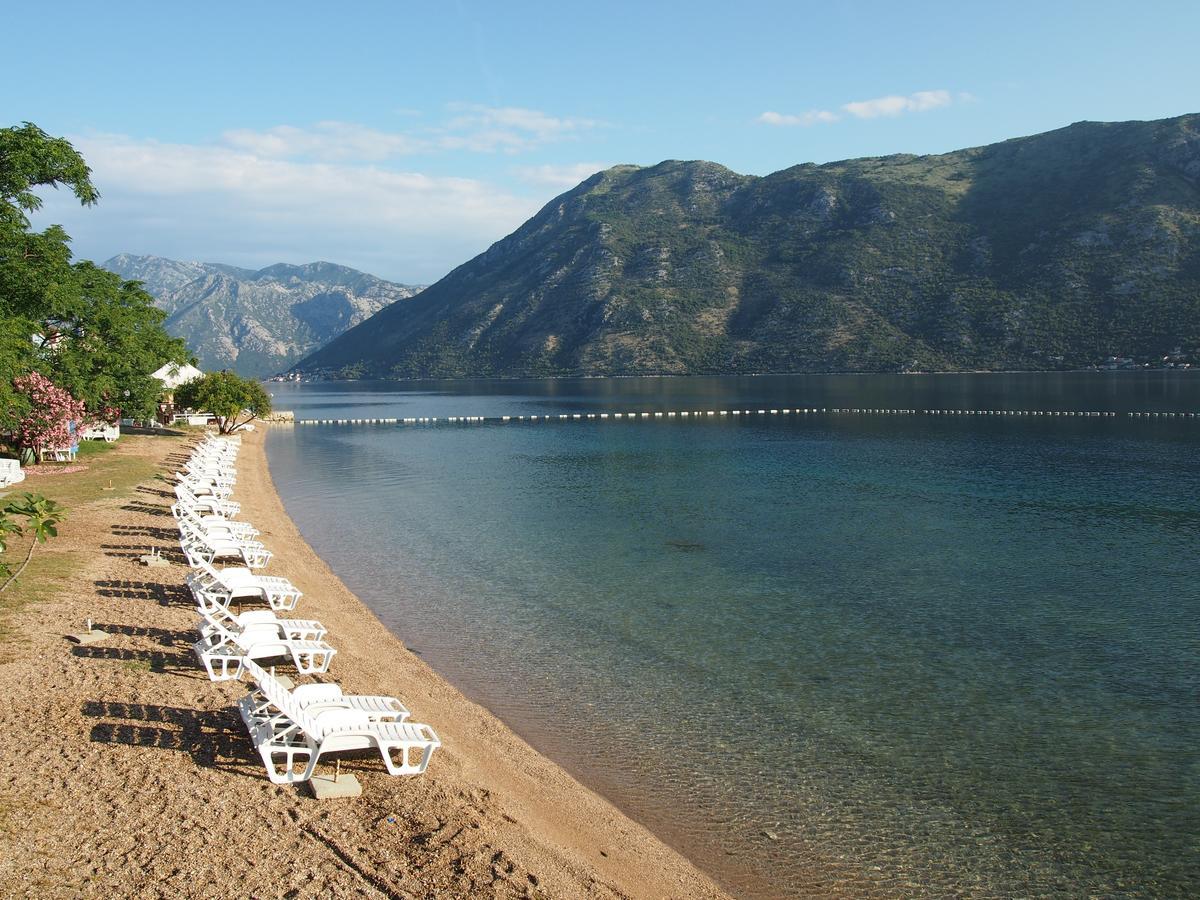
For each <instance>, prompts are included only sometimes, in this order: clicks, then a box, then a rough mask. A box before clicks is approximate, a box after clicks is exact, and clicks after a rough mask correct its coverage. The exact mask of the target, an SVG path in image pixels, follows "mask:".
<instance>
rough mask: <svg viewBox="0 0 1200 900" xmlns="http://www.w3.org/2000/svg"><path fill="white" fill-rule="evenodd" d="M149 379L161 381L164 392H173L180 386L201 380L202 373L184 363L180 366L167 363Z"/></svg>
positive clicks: (189, 364)
mask: <svg viewBox="0 0 1200 900" xmlns="http://www.w3.org/2000/svg"><path fill="white" fill-rule="evenodd" d="M151 377H152V378H157V379H158V380H159V381H161V382H162V383H163V389H164V390H168V391H173V390H175V389H176V388H177V387H179V386H180V385H181V384H187V383H188V382H189V381H195V380H196V379H197V378H203V377H204V373H203V372H201V371H200V370H199V369H197V368H196V367H195V366H193V365H192V364H191V363H185V364H184V365H182V366H181V365H179V363H167V364H166V365H165V366H163V367H162V368H161V369H159V370H158V371H157V372H153V373H151Z"/></svg>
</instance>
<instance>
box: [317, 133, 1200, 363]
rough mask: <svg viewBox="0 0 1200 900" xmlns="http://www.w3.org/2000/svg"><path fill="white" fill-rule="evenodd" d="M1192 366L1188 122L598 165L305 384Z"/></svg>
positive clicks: (1196, 156) (1196, 306)
mask: <svg viewBox="0 0 1200 900" xmlns="http://www.w3.org/2000/svg"><path fill="white" fill-rule="evenodd" d="M1177 347H1183V348H1184V349H1185V352H1190V353H1196V352H1200V115H1188V116H1183V117H1180V118H1176V119H1167V120H1161V121H1154V122H1121V123H1097V122H1081V123H1077V124H1075V125H1071V126H1069V127H1066V128H1062V129H1059V130H1056V131H1052V132H1048V133H1046V134H1040V135H1035V136H1032V137H1023V138H1016V139H1014V140H1009V141H1004V142H1002V143H998V144H993V145H990V146H986V147H977V148H973V149H968V150H961V151H957V152H953V153H946V154H942V155H937V156H911V155H897V156H887V157H877V158H867V159H853V160H846V161H842V162H834V163H828V164H825V165H814V164H805V165H798V166H794V167H792V168H789V169H785V170H783V171H780V172H776V173H774V174H772V175H768V176H765V177H752V176H747V175H739V174H737V173H735V172H732V171H730V170H729V169H726V168H724V167H722V166H719V165H716V164H714V163H710V162H678V161H668V162H663V163H660V164H659V165H656V166H652V167H649V168H639V167H636V166H617V167H615V168H612V169H609V170H607V171H604V172H600V173H598V174H596V175H594V176H592V177H591V178H589V179H587V180H586V181H584V182H583V183H582V184H580V185H579V186H577V187H576V188H574V189H573V190H571V191H568V192H567V193H565V194H563V195H562V196H560V197H558V198H556V199H555V200H553V201H551V202H550V203H549V204H547V206H546V207H545V208H543V209H542V210H541V211H540V212H539V213H538V214H537V215H535V216H534V217H533V218H532V219H530V220H529V221H528V222H526V223H525V224H524V225H522V226H521V227H520V228H519V229H517V230H516V231H515V232H513V233H512V234H510V235H509V236H508V237H506V238H504V239H503V240H501V241H499V242H498V243H496V244H494V245H493V246H492V247H491V248H490V249H488V250H487V251H486V252H485V253H483V254H481V255H479V256H477V257H476V258H475V259H473V260H471V261H470V262H467V263H465V264H464V265H462V266H459V267H458V268H457V269H455V270H454V271H453V272H451V273H450V274H449V275H447V276H446V277H445V278H443V279H442V280H441V281H439V282H437V283H436V284H434V285H432V286H431V287H429V288H427V289H426V290H425V291H423V292H422V293H421V294H420V295H419V296H418V297H417V298H416V299H414V300H413V301H411V302H409V303H404V304H398V305H396V306H392V307H389V308H387V309H385V310H383V311H382V312H380V313H378V314H377V315H376V316H374V317H373V318H372V319H370V320H369V321H368V322H366V323H364V324H362V325H359V326H358V327H356V328H352V329H350V330H349V331H347V332H346V333H345V334H343V335H341V336H340V337H338V338H336V339H335V340H333V341H331V342H330V343H329V344H327V345H326V346H325V347H323V348H321V349H320V350H318V351H317V352H316V353H313V354H312V355H311V356H309V357H307V358H306V359H304V360H302V361H301V362H300V363H299V364H298V365H297V367H296V368H298V369H300V370H302V371H304V372H305V373H306V374H316V375H321V374H323V375H327V376H332V377H339V376H340V377H347V376H359V375H373V376H384V377H413V376H466V375H470V376H509V375H561V374H587V375H609V374H637V373H699V372H796V371H816V372H825V371H862V372H876V371H897V370H906V369H923V370H951V371H952V370H965V369H1014V368H1016V369H1044V368H1063V367H1074V366H1081V365H1086V364H1088V363H1091V362H1093V361H1096V360H1099V359H1102V358H1104V357H1106V356H1109V355H1117V356H1137V357H1156V358H1159V357H1161V355H1162V354H1166V353H1170V352H1172V351H1173V350H1175V348H1177Z"/></svg>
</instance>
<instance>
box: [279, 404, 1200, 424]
mask: <svg viewBox="0 0 1200 900" xmlns="http://www.w3.org/2000/svg"><path fill="white" fill-rule="evenodd" d="M813 415H865V416H1041V417H1047V418H1061V417H1069V418H1118V417H1125V418H1130V419H1195V418H1197V417H1200V413H1195V412H1124V413H1118V412H1106V411H1101V410H1049V409H892V408H887V409H879V408H875V407H869V408H868V407H858V406H855V407H846V406H841V407H834V406H829V407H826V406H808V407H796V408H794V409H791V408H789V409H782V408H776V409H765V408H764V409H705V410H676V411H674V412H604V413H553V414H546V415H527V416H526V415H521V416H406V417H396V418H390V419H297V420H296V422H295V424H297V425H487V424H499V425H508V424H513V423H516V424H542V423H551V422H601V421H619V422H632V421H636V422H640V421H645V420H659V419H688V420H692V419H708V418H721V417H725V418H739V419H741V418H747V417H757V416H813Z"/></svg>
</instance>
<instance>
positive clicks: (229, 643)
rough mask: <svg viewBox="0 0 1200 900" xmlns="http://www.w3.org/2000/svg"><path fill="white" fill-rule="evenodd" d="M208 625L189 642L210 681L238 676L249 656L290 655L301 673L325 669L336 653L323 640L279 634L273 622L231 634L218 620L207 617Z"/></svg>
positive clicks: (249, 658)
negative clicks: (198, 637)
mask: <svg viewBox="0 0 1200 900" xmlns="http://www.w3.org/2000/svg"><path fill="white" fill-rule="evenodd" d="M208 624H209V626H210V628H209V629H207V633H206V634H204V635H202V636H201V638H200V640H198V641H196V643H194V644H192V650H193V651H195V653H196V657H197V658H198V659H199V660H200V662H201V663H202V664H203V665H204V668H205V670H206V671H207V672H208V677H209V678H210V679H211V680H213V681H231V680H234V679H236V678H238V677H240V676H241V674H242V669H243V666H244V665H245V663H246V662H247V661H248V660H255V659H275V658H276V657H291V660H292V662H293V663H294V664H295V666H296V671H297V672H299V673H300V674H302V675H311V674H313V673H314V672H328V671H329V664H330V663H332V662H333V657H334V655H335V654H336V653H337V650H335V649H334V648H333V647H331V646H330V645H329V644H327V643H325V642H324V641H296V640H291V639H289V638H285V637H281V636H280V633H279V629H278V628H277V627H276V626H274V625H269V624H265V623H264V624H258V625H247V626H246V627H245V628H243V629H242V630H241V631H240V632H239V633H237V634H234V633H233V632H232V631H230V630H229V629H228V628H225V627H224V626H223V625H221V624H220V623H218V622H215V621H211V620H210V621H209V623H208Z"/></svg>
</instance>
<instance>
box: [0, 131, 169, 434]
mask: <svg viewBox="0 0 1200 900" xmlns="http://www.w3.org/2000/svg"><path fill="white" fill-rule="evenodd" d="M47 187H53V188H59V187H66V188H69V189H70V190H71V192H72V193H73V194H74V195H75V196H76V197H77V198H78V199H79V202H80V203H82V204H83V205H85V206H90V205H92V204H94V203H95V202H96V201H97V200H98V199H99V196H100V195H99V192H98V191H97V190H96V187H95V185H93V184H92V181H91V170H90V169H88V167H87V164H86V163H85V162H84V160H83V157H82V156H80V154H79V153H78V152H77V151H76V150H75V148H74V147H72V146H71V144H70V143H69V142H68V141H66V140H64V139H63V138H55V137H50V136H49V135H47V134H46V133H45V132H44V131H42V130H41V129H40V128H38V127H37V126H36V125H33V124H31V123H28V122H26V123H25V124H23V125H20V126H16V127H12V128H3V129H0V429H4V430H11V429H12V428H13V427H14V425H15V423H16V422H17V420H19V419H20V417H21V416H22V415H23V414H24V412H26V409H25V408H24V401H23V400H22V398H21V397H19V396H18V395H16V394H15V393H14V392H13V389H12V379H13V378H14V377H16V376H18V375H22V374H24V373H26V372H29V371H31V370H37V371H40V372H42V374H44V375H47V376H48V377H50V378H52V379H53V380H54V381H55V382H56V383H58V384H59V385H61V386H62V387H65V388H67V389H68V390H70V391H71V393H73V394H74V395H75V396H77V397H79V398H80V399H82V400H84V401H85V402H86V403H87V404H88V406H90V407H91V408H93V409H96V408H98V407H99V406H101V405H104V403H105V401H107V402H109V403H111V404H114V405H118V406H121V407H122V408H123V410H124V411H125V412H126V413H127V414H130V415H135V416H138V415H142V416H144V415H149V414H150V413H151V412H152V411H153V409H154V405H155V403H156V401H157V399H158V393H159V390H160V386H159V385H158V384H157V382H155V381H154V380H153V379H151V378H150V377H149V373H150V372H153V371H154V370H155V369H157V368H159V367H160V366H161V365H162V364H163V363H166V362H171V361H174V362H189V361H191V359H192V356H191V354H190V353H189V352H188V350H187V347H186V346H185V345H184V343H183V342H182V341H180V340H178V339H176V338H172V337H170V336H169V335H168V334H167V333H166V332H165V331H164V330H163V328H162V322H163V320H164V318H165V315H164V314H163V312H162V311H161V310H159V309H157V308H156V307H155V306H154V302H153V299H152V298H151V297H150V295H149V294H147V293H146V292H145V291H143V290H142V289H141V287H140V285H139V284H138V283H137V282H127V281H123V280H122V279H121V278H120V277H118V276H117V275H114V274H112V273H110V272H106V271H104V270H102V269H99V268H97V267H96V266H95V265H93V264H92V263H90V262H80V263H76V264H72V262H71V251H70V247H69V242H70V238H69V237H68V235H67V233H66V232H65V231H64V230H63V229H62V228H61V226H58V225H51V226H49V227H48V228H46V229H45V230H44V231H40V232H38V231H33V230H32V229H31V228H30V223H29V218H28V214H29V213H31V212H33V211H35V210H37V209H38V208H39V207H40V206H41V205H42V204H41V199H40V198H39V197H38V195H37V193H36V192H35V189H37V188H47ZM126 391H128V392H129V396H128V397H126V395H125V392H126Z"/></svg>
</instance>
